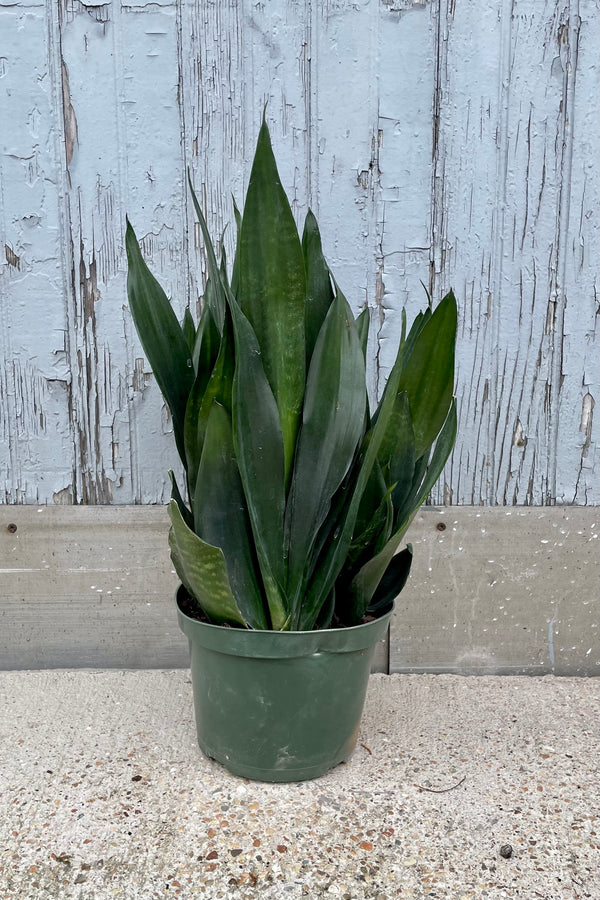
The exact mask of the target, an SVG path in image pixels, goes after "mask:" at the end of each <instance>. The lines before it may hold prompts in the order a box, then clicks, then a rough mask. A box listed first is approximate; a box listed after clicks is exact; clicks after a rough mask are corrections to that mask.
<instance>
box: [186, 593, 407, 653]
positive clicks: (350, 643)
mask: <svg viewBox="0 0 600 900" xmlns="http://www.w3.org/2000/svg"><path fill="white" fill-rule="evenodd" d="M180 591H185V588H184V586H183V585H181V584H180V585H179V587H178V588H177V590H176V592H175V607H176V610H177V617H178V620H179V627H180V628H181V630H182V631H183V633H184V634H185V635H186V637H188V638H189V640H190V641H193V642H194V643H198V644H200V645H201V646H203V647H205V648H206V649H210V650H216V651H220V652H224V653H230V654H232V655H235V656H257V657H263V658H267V657H270V658H278V657H293V656H299V655H302V656H304V655H305V654H307V653H308V654H313V653H320V652H326V653H347V652H354V651H356V650H366V649H367V648H370V647H372V646H374V644H376V643H377V642H378V641H379V640H381V639H382V638H383V637H384V635H385V633H386V631H387V629H388V625H389V621H390V618H391V616H392V613H393V611H394V608H395V603H392V606H391V607H390V609H388V611H387V612H385V613H384V614H383V615H381V616H379V617H378V618H377V619H373V621H371V622H363V623H361V624H360V625H349V626H347V627H342V628H322V629H319V630H316V631H315V630H313V631H273V630H270V629H265V630H253V629H246V628H231V627H228V626H226V625H213V624H212V623H209V622H201V621H199V620H198V619H193V618H191V617H190V616H188V615H187V614H186V613H184V612H183V610H182V609H181V607H180V606H179V599H178V597H179V593H180Z"/></svg>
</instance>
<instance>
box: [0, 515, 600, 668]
mask: <svg viewBox="0 0 600 900" xmlns="http://www.w3.org/2000/svg"><path fill="white" fill-rule="evenodd" d="M596 514H597V510H595V509H583V508H580V507H569V508H565V507H561V508H555V509H539V508H538V509H512V510H511V509H481V508H480V507H455V508H452V509H448V508H439V509H434V508H431V509H429V510H426V511H424V512H421V513H420V514H419V515H418V516H417V518H416V519H415V521H414V523H413V525H412V527H411V530H410V533H409V534H408V535H407V539H408V540H410V541H411V542H412V544H413V546H414V551H415V558H414V564H413V571H412V572H411V576H410V578H409V581H408V584H407V586H406V588H405V589H404V591H403V592H402V593H401V594H400V597H399V598H398V599H397V601H396V611H395V613H394V616H393V619H392V625H391V629H390V636H389V644H388V642H387V641H386V642H383V643H382V644H380V645H379V646H378V648H377V656H376V659H375V664H374V670H375V671H381V672H388V671H393V672H456V673H460V674H465V675H466V674H508V673H512V674H517V673H526V672H527V673H535V674H543V673H549V672H553V673H554V674H560V675H598V674H600V634H599V624H598V622H599V616H598V607H599V600H598V576H599V574H600V572H599V569H600V557H599V555H598V526H599V525H600V521H599V520H598V518H597V515H596ZM9 526H12V527H9ZM15 526H16V530H15ZM168 527H169V523H168V516H167V512H166V509H165V508H164V507H158V506H144V507H130V506H96V507H92V506H80V507H75V508H71V509H66V508H64V507H46V506H45V507H32V506H19V507H12V508H8V507H5V508H4V512H3V513H2V516H1V517H0V560H1V563H0V596H1V598H2V603H1V604H0V669H30V668H31V669H40V668H79V667H88V668H89V667H101V668H120V669H124V668H169V667H173V666H187V665H188V648H187V643H186V641H185V639H184V638H183V636H182V635H181V633H180V632H179V628H178V625H177V619H176V615H175V609H174V602H173V595H174V591H175V588H176V585H177V579H176V576H175V574H174V572H173V570H172V567H171V563H170V560H169V555H168V549H167V532H168ZM440 527H443V530H440Z"/></svg>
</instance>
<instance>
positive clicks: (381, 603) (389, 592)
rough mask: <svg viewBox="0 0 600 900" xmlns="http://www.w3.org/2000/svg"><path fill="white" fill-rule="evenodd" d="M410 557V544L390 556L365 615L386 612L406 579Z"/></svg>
mask: <svg viewBox="0 0 600 900" xmlns="http://www.w3.org/2000/svg"><path fill="white" fill-rule="evenodd" d="M412 559H413V550H412V544H407V546H406V547H405V548H404V550H401V551H400V553H396V554H395V556H393V557H392V560H391V562H390V564H389V565H388V567H387V569H386V570H385V572H384V573H383V577H382V579H381V581H380V582H379V585H378V586H377V590H376V591H375V593H374V594H373V599H372V600H371V602H370V603H369V606H368V607H367V615H374V616H378V615H380V616H381V615H384V614H385V613H386V612H387V610H388V609H389V608H390V607H391V605H392V603H393V602H394V600H395V599H396V597H397V596H398V594H399V593H400V592H401V591H402V589H403V588H404V585H405V584H406V582H407V581H408V576H409V574H410V567H411V565H412Z"/></svg>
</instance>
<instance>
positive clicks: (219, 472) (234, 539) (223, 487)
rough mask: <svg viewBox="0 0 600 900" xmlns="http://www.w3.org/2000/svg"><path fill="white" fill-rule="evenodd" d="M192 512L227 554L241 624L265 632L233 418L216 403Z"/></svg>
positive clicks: (206, 536) (199, 530) (200, 531)
mask: <svg viewBox="0 0 600 900" xmlns="http://www.w3.org/2000/svg"><path fill="white" fill-rule="evenodd" d="M193 512H194V531H195V532H196V534H197V535H198V536H199V537H201V538H202V540H204V541H206V542H207V543H208V544H212V546H213V547H220V549H221V550H222V551H223V553H224V555H225V561H226V565H227V574H228V576H229V583H230V585H231V589H232V592H233V595H234V597H235V598H236V601H237V605H238V608H239V610H240V611H241V613H242V615H243V617H244V619H245V621H246V622H247V623H248V624H249V625H250V626H251V627H252V628H267V619H266V616H265V610H264V607H263V599H262V593H261V588H260V575H259V574H258V564H257V560H256V553H255V550H254V541H253V538H252V530H251V527H250V520H249V518H248V510H247V508H246V499H245V497H244V489H243V487H242V481H241V479H240V473H239V470H238V466H237V461H236V458H235V451H234V449H233V433H232V428H231V419H230V417H229V414H228V413H227V411H226V410H225V407H223V406H221V404H220V403H217V402H216V401H213V402H212V404H211V409H210V413H209V416H208V423H207V427H206V435H205V439H204V444H203V448H202V458H201V460H200V466H199V468H198V482H197V487H196V490H195V492H194V504H193Z"/></svg>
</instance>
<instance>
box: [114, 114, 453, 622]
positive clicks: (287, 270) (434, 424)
mask: <svg viewBox="0 0 600 900" xmlns="http://www.w3.org/2000/svg"><path fill="white" fill-rule="evenodd" d="M188 180H189V179H188ZM189 186H190V191H191V196H192V199H193V203H194V206H195V210H196V214H197V217H198V220H199V223H200V227H201V230H202V234H203V238H204V244H205V248H206V257H207V273H208V278H207V281H206V287H205V292H204V297H203V304H202V312H201V315H200V317H199V321H198V323H197V325H196V324H195V323H194V320H193V317H192V315H191V313H190V312H189V310H187V311H186V313H185V316H184V319H183V322H182V323H181V324H180V323H179V321H178V320H177V317H176V315H175V313H174V311H173V309H172V307H171V305H170V302H169V300H168V299H167V297H166V295H165V292H164V291H163V289H162V288H161V286H160V285H159V283H158V282H157V280H156V279H155V278H154V276H153V275H152V274H151V273H150V271H149V269H148V267H147V265H146V263H145V262H144V260H143V258H142V254H141V252H140V248H139V245H138V241H137V239H136V236H135V233H134V230H133V228H132V226H131V224H130V223H129V221H128V222H127V234H126V249H127V259H128V267H129V273H128V281H127V291H128V297H129V308H130V310H131V314H132V317H133V320H134V323H135V326H136V328H137V331H138V334H139V337H140V340H141V343H142V346H143V348H144V352H145V353H146V355H147V358H148V361H149V363H150V366H151V367H152V370H153V372H154V375H155V377H156V381H157V382H158V386H159V387H160V389H161V391H162V394H163V396H164V399H165V401H166V403H167V404H168V406H169V409H170V411H171V415H172V420H173V430H174V436H175V442H176V445H177V449H178V452H179V455H180V457H181V461H182V463H183V467H184V471H185V479H186V484H185V489H184V490H183V491H180V489H179V487H178V485H177V483H176V481H175V478H174V476H173V473H172V472H171V473H169V474H170V476H171V483H172V499H171V501H170V503H169V515H170V519H171V529H170V534H169V545H170V549H171V557H172V560H173V564H174V566H175V569H176V571H177V573H178V575H179V577H180V579H181V582H182V584H183V585H184V587H185V588H186V590H187V592H188V594H189V595H190V597H191V598H192V599H194V600H195V601H196V602H197V604H199V606H200V607H201V610H202V611H203V613H204V614H205V616H206V617H207V618H208V620H209V621H210V622H212V623H215V624H228V625H230V626H238V627H245V628H250V629H276V630H286V629H288V630H296V631H309V630H312V629H315V628H327V627H331V626H332V625H339V626H350V625H356V624H358V623H360V622H361V621H363V620H364V617H365V616H366V615H367V616H369V615H373V616H377V615H379V614H380V613H381V612H382V611H384V610H385V609H387V608H389V607H390V605H391V603H392V602H393V599H394V597H395V596H396V595H397V594H398V593H399V591H400V590H401V589H402V587H403V586H404V583H405V582H406V579H407V577H408V572H409V569H410V564H411V561H412V548H411V547H410V545H408V546H407V547H406V548H405V549H404V550H402V551H401V552H400V553H396V550H397V549H398V547H399V544H400V542H401V539H402V537H403V535H404V533H405V532H406V530H407V528H408V526H409V524H410V522H411V520H412V519H413V517H414V515H415V513H416V511H417V510H418V508H419V507H420V506H421V504H422V503H423V502H424V501H425V499H426V498H427V496H428V494H429V492H430V491H431V489H432V487H433V485H434V484H435V482H436V481H437V479H438V477H439V475H440V473H441V471H442V468H443V466H444V463H445V462H446V459H447V458H448V455H449V453H450V451H451V449H452V446H453V443H454V439H455V436H456V406H455V401H454V399H453V384H454V347H455V340H456V301H455V298H454V295H453V294H452V293H451V292H450V293H449V294H447V295H446V296H445V297H444V298H443V300H442V301H441V302H440V303H439V304H438V306H437V307H436V308H435V309H432V307H431V302H430V303H429V306H428V308H426V309H425V311H424V312H421V313H419V314H418V315H417V317H416V318H415V320H414V322H413V323H412V326H411V327H410V328H409V329H407V325H406V315H405V314H404V313H403V317H402V333H401V337H400V344H399V348H398V353H397V356H396V361H395V363H394V366H393V368H392V370H391V372H390V375H389V377H388V379H387V383H386V385H385V389H384V391H383V395H382V397H381V400H380V402H379V404H378V405H377V406H376V408H370V405H369V401H368V397H367V387H366V377H365V358H366V348H367V337H368V328H369V318H368V315H369V314H368V310H367V309H365V310H363V311H362V312H361V314H360V315H359V316H358V317H357V318H356V319H355V318H354V315H353V313H352V310H351V308H350V306H349V304H348V302H347V300H346V298H345V297H344V295H343V293H342V291H341V289H340V287H339V286H338V284H337V282H336V281H335V279H334V278H333V276H332V274H331V272H330V270H329V268H328V266H327V263H326V261H325V259H324V256H323V252H322V247H321V238H320V234H319V229H318V226H317V222H316V219H315V217H314V215H313V214H312V213H311V212H310V211H309V213H308V215H307V216H306V221H305V223H304V229H303V233H302V236H301V237H300V235H299V233H298V229H297V227H296V224H295V221H294V218H293V215H292V211H291V208H290V204H289V202H288V199H287V197H286V194H285V192H284V190H283V188H282V186H281V183H280V179H279V175H278V172H277V166H276V162H275V158H274V156H273V151H272V147H271V140H270V136H269V131H268V128H267V125H266V123H265V121H264V118H263V123H262V126H261V129H260V133H259V136H258V143H257V147H256V153H255V157H254V162H253V166H252V170H251V175H250V182H249V185H248V190H247V195H246V201H245V205H244V209H243V214H242V215H240V213H239V212H238V210H237V209H236V220H237V249H236V252H235V258H234V260H233V265H232V267H231V271H230V272H229V271H228V267H227V263H226V259H225V254H224V251H221V253H220V259H219V260H218V259H217V255H216V253H215V249H214V246H213V243H212V241H211V238H210V235H209V233H208V229H207V225H206V221H205V218H204V215H203V213H202V210H201V208H200V205H199V203H198V200H197V198H196V195H195V193H194V190H193V186H192V183H191V180H190V184H189ZM184 496H185V499H184Z"/></svg>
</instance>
